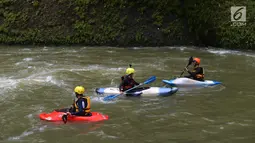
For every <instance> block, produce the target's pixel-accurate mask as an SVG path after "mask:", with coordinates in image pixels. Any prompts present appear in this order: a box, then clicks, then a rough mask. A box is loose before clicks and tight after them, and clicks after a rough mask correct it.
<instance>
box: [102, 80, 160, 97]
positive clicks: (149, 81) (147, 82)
mask: <svg viewBox="0 0 255 143" xmlns="http://www.w3.org/2000/svg"><path fill="white" fill-rule="evenodd" d="M155 80H156V76H152V77H150V78H149V79H147V80H146V81H145V82H144V83H141V84H139V85H137V86H135V87H133V88H130V89H128V90H126V91H125V92H123V93H121V94H117V95H108V96H106V97H105V98H104V101H108V100H112V99H115V98H116V97H118V96H120V95H122V94H126V93H127V92H128V91H131V90H133V89H135V88H137V87H140V86H142V85H144V84H149V83H152V82H153V81H155Z"/></svg>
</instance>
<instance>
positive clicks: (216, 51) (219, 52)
mask: <svg viewBox="0 0 255 143" xmlns="http://www.w3.org/2000/svg"><path fill="white" fill-rule="evenodd" d="M206 51H207V52H209V53H213V54H217V55H229V54H232V55H239V56H248V57H255V53H251V52H246V51H237V50H225V49H211V48H210V49H206Z"/></svg>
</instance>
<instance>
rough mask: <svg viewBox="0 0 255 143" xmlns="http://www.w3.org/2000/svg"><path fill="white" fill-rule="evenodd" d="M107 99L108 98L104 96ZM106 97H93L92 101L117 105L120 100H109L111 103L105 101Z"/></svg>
mask: <svg viewBox="0 0 255 143" xmlns="http://www.w3.org/2000/svg"><path fill="white" fill-rule="evenodd" d="M104 97H106V96H104ZM104 97H102V96H99V95H98V96H96V97H95V96H92V97H91V101H94V102H100V103H103V104H115V103H117V102H118V99H117V98H116V100H109V101H104Z"/></svg>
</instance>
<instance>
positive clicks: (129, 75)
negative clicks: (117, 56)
mask: <svg viewBox="0 0 255 143" xmlns="http://www.w3.org/2000/svg"><path fill="white" fill-rule="evenodd" d="M131 66H132V65H129V68H127V69H126V75H124V76H122V77H121V83H120V85H119V90H120V92H121V93H123V92H124V91H126V90H128V89H130V88H132V87H134V86H137V85H139V83H138V82H136V81H135V80H134V78H133V76H134V73H135V69H134V68H132V67H131ZM147 88H148V87H141V88H136V89H134V90H131V91H130V92H134V91H141V90H143V89H147ZM126 95H127V96H133V95H132V94H126Z"/></svg>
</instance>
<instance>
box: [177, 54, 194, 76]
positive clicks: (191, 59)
mask: <svg viewBox="0 0 255 143" xmlns="http://www.w3.org/2000/svg"><path fill="white" fill-rule="evenodd" d="M192 62H193V57H192V56H191V57H190V58H189V63H188V64H187V66H186V67H185V68H188V67H189V65H190V64H191V63H192ZM184 71H185V70H183V71H182V73H181V75H180V76H179V77H181V76H182V75H183V73H184Z"/></svg>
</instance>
